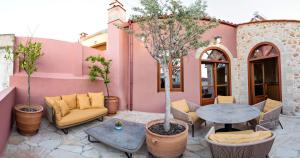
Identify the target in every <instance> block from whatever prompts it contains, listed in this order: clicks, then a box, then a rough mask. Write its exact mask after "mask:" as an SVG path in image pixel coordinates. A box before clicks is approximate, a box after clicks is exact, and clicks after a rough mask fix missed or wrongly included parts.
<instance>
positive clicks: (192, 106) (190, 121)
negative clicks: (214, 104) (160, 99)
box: [171, 101, 206, 137]
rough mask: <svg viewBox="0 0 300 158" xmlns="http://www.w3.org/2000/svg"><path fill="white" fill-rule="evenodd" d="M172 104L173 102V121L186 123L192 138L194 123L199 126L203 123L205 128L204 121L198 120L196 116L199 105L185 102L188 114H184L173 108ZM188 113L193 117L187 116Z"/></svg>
mask: <svg viewBox="0 0 300 158" xmlns="http://www.w3.org/2000/svg"><path fill="white" fill-rule="evenodd" d="M173 103H174V102H172V105H171V113H172V115H173V117H174V118H175V119H178V120H181V121H184V122H186V123H187V124H188V125H189V126H191V127H192V137H194V131H195V123H199V124H202V123H204V124H205V126H206V122H205V120H203V119H201V118H199V117H198V116H197V114H196V110H197V108H198V107H199V106H200V105H197V104H195V103H192V102H189V101H186V103H187V105H188V108H189V112H184V111H182V110H179V109H178V108H175V107H174V105H173ZM190 112H192V114H193V115H191V114H189V113H190Z"/></svg>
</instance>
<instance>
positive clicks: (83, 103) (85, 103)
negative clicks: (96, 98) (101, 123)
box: [77, 94, 91, 110]
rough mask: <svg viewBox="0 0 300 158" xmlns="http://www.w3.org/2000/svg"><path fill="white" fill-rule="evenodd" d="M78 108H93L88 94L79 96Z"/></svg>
mask: <svg viewBox="0 0 300 158" xmlns="http://www.w3.org/2000/svg"><path fill="white" fill-rule="evenodd" d="M77 106H78V108H79V109H80V110H83V109H88V108H90V107H91V103H90V98H89V97H88V96H87V94H77Z"/></svg>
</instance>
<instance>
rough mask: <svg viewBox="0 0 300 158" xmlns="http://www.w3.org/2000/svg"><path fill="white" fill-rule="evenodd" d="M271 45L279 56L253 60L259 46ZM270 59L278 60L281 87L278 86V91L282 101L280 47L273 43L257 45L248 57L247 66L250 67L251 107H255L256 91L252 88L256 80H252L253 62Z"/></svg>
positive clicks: (249, 92)
mask: <svg viewBox="0 0 300 158" xmlns="http://www.w3.org/2000/svg"><path fill="white" fill-rule="evenodd" d="M266 44H268V45H271V46H272V47H273V48H275V50H276V52H277V55H276V56H269V57H262V58H259V59H257V60H251V57H252V55H253V53H254V51H255V49H257V48H258V47H259V46H261V45H266ZM270 58H276V59H277V60H276V61H277V71H278V82H279V85H278V91H279V98H280V101H282V82H281V62H280V61H281V60H280V50H279V49H278V47H277V46H276V45H275V44H273V43H271V42H261V43H258V44H256V45H255V46H254V47H252V49H251V51H250V53H249V55H248V58H247V66H248V102H249V104H250V105H253V104H254V102H253V97H254V95H255V94H254V91H255V90H254V89H253V88H252V87H253V86H252V85H253V82H254V80H252V78H253V77H252V75H253V62H255V61H258V60H264V59H270Z"/></svg>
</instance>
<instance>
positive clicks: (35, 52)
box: [13, 40, 42, 111]
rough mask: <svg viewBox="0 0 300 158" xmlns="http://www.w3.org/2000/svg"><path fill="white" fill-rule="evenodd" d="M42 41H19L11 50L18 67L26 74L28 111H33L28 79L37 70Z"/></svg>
mask: <svg viewBox="0 0 300 158" xmlns="http://www.w3.org/2000/svg"><path fill="white" fill-rule="evenodd" d="M41 49H42V43H40V42H32V41H31V40H29V41H28V42H26V44H22V43H20V44H19V45H18V47H17V49H16V50H15V51H14V52H13V53H14V57H15V59H18V61H19V64H20V67H21V68H22V69H23V70H24V71H25V72H26V74H27V85H28V88H27V93H28V105H29V109H27V110H29V111H34V109H31V95H30V79H31V75H32V74H33V73H34V72H36V71H37V63H36V62H37V60H38V59H39V58H40V57H41V56H42V52H41Z"/></svg>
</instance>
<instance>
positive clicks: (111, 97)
mask: <svg viewBox="0 0 300 158" xmlns="http://www.w3.org/2000/svg"><path fill="white" fill-rule="evenodd" d="M117 98H118V97H117V96H105V99H117Z"/></svg>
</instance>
